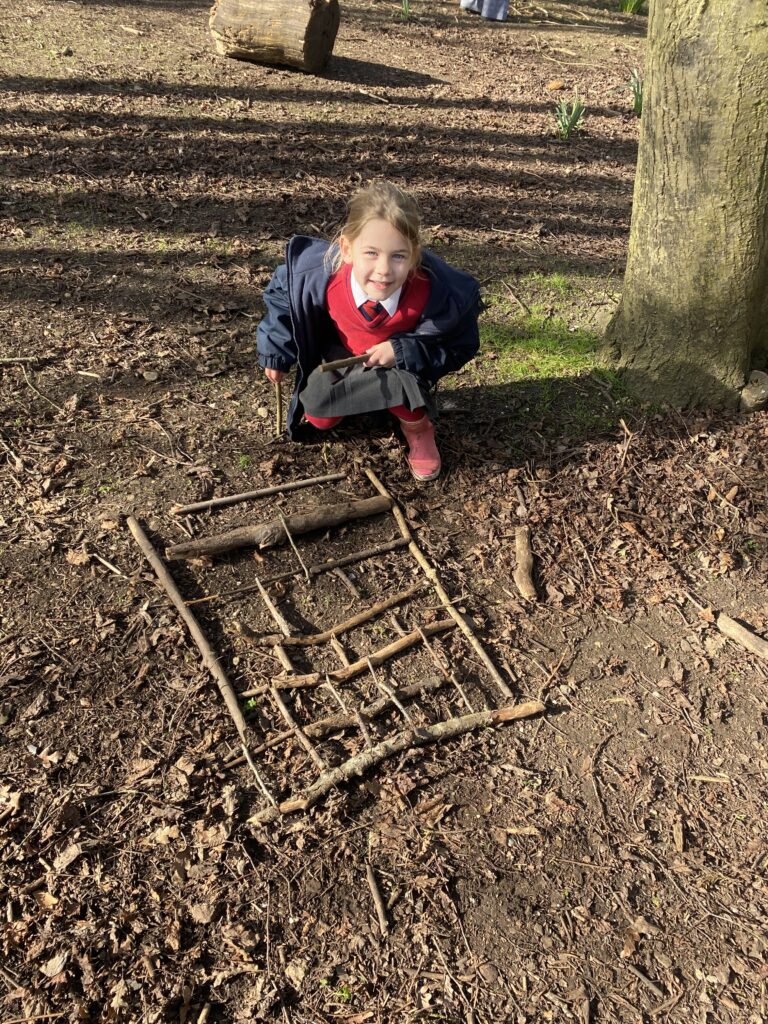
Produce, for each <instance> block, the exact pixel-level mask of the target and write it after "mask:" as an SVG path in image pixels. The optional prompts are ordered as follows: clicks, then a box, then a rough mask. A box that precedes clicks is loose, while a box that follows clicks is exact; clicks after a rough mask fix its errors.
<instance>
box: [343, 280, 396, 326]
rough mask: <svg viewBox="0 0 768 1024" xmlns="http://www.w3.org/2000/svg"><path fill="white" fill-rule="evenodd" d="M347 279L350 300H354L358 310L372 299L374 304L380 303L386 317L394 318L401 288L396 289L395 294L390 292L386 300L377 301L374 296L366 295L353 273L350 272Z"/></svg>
mask: <svg viewBox="0 0 768 1024" xmlns="http://www.w3.org/2000/svg"><path fill="white" fill-rule="evenodd" d="M349 279H350V281H351V283H352V298H353V299H354V300H355V305H356V306H357V307H358V309H359V308H360V306H362V304H363V303H364V302H365V300H366V299H372V300H373V301H374V302H380V303H381V304H382V306H383V307H384V309H386V311H387V316H394V315H395V313H396V312H397V304H398V302H399V301H400V292H401V291H402V290H403V289H402V288H398V289H397V291H396V292H392V294H391V295H390V296H389V298H388V299H377V298H376V296H375V295H366V294H365V291H364V290H363V289H362V288H361V287H360V285H359V284H358V283H357V278H356V277H355V275H354V272H353V271H350V274H349Z"/></svg>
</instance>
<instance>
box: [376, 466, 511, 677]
mask: <svg viewBox="0 0 768 1024" xmlns="http://www.w3.org/2000/svg"><path fill="white" fill-rule="evenodd" d="M365 475H366V476H367V477H368V479H369V480H370V481H371V483H372V484H373V486H374V487H375V488H376V490H377V491H378V492H379V494H380V495H381V496H382V497H385V498H389V500H390V501H391V502H392V514H393V515H394V517H395V520H396V522H397V525H398V526H399V527H400V532H401V533H402V535H403V537H405V538H406V539H407V540H408V548H409V550H410V552H411V554H412V555H413V557H414V558H415V559H416V561H417V562H418V563H419V565H420V566H421V568H422V569H423V570H424V572H425V573H426V576H427V579H428V580H429V581H430V583H431V584H432V586H433V587H434V588H435V592H436V593H437V596H438V597H439V598H440V601H441V602H442V604H443V607H444V608H445V610H446V611H447V612H448V614H449V615H450V616H451V618H452V619H453V620H454V622H455V623H456V625H457V626H458V627H459V629H460V630H461V631H462V633H463V634H464V636H465V637H466V638H467V640H469V642H470V644H471V645H472V647H473V648H474V650H475V652H476V654H477V655H478V657H479V658H480V660H481V661H482V663H483V664H484V665H485V667H486V668H487V669H488V672H489V673H490V676H491V678H492V679H493V681H494V682H495V683H496V685H497V686H498V688H499V689H500V690H501V692H502V693H503V694H504V696H505V697H512V696H514V695H513V693H512V691H511V690H510V688H509V687H508V686H507V684H506V683H505V682H504V680H503V678H502V677H501V674H500V673H499V670H498V669H497V668H496V666H495V665H494V664H493V662H492V661H491V659H490V658H489V657H488V654H487V652H486V650H485V648H484V647H483V645H482V644H481V643H480V641H479V640H478V639H477V637H476V636H475V634H474V632H473V630H472V627H471V626H470V624H469V621H468V619H467V617H466V616H464V615H462V614H461V613H460V612H458V611H457V610H456V609H455V608H454V606H453V604H452V602H451V599H450V597H449V596H448V594H447V593H446V591H445V589H444V588H443V585H442V583H441V582H440V580H439V579H438V576H437V573H436V572H435V570H434V569H433V568H432V566H431V565H430V564H429V562H428V561H427V560H426V558H425V557H424V555H423V554H422V553H421V549H420V548H419V545H418V544H417V543H416V541H415V540H414V539H413V534H412V533H411V531H410V528H409V526H408V523H407V522H406V521H405V516H404V515H403V513H402V512H401V510H400V508H399V506H398V505H397V503H396V501H395V499H394V498H393V497H392V495H391V494H390V493H389V491H388V490H387V489H386V487H385V486H384V484H383V483H382V482H381V480H379V478H378V477H377V476H376V474H375V473H374V472H373V470H372V469H366V471H365Z"/></svg>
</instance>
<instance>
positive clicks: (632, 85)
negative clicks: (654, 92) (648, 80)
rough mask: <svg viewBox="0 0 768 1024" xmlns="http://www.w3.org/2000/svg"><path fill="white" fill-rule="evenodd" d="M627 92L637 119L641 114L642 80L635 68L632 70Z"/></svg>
mask: <svg viewBox="0 0 768 1024" xmlns="http://www.w3.org/2000/svg"><path fill="white" fill-rule="evenodd" d="M629 90H630V92H631V93H632V109H633V110H634V112H635V113H636V114H637V116H638V117H642V114H643V80H642V78H641V77H640V72H639V71H638V70H637V68H632V74H631V76H630V79H629Z"/></svg>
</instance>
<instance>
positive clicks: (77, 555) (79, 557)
mask: <svg viewBox="0 0 768 1024" xmlns="http://www.w3.org/2000/svg"><path fill="white" fill-rule="evenodd" d="M64 558H65V560H66V561H67V562H69V564H70V565H88V563H89V562H90V560H91V556H90V555H89V554H87V553H86V552H85V551H76V550H75V549H74V548H71V549H70V550H69V551H67V553H66V554H65V555H64Z"/></svg>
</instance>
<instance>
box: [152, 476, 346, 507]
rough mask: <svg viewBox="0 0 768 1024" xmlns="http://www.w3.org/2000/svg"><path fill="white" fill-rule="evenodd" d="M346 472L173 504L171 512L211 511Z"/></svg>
mask: <svg viewBox="0 0 768 1024" xmlns="http://www.w3.org/2000/svg"><path fill="white" fill-rule="evenodd" d="M346 475H347V474H346V473H329V474H328V475H327V476H312V477H307V479H306V480H292V481H290V482H289V483H286V484H277V485H276V486H275V487H262V488H261V489H260V490H258V491H243V492H242V493H241V494H228V495H225V496H224V497H222V498H211V499H210V500H208V501H196V502H194V504H192V505H172V506H171V514H172V515H175V516H181V515H186V514H187V513H188V512H210V510H211V509H212V508H223V507H224V506H225V505H236V504H237V503H238V502H240V501H251V500H252V499H253V498H266V497H269V495H270V494H286V493H287V492H288V491H297V490H299V488H301V487H312V486H314V485H315V484H326V483H331V482H332V481H334V480H344V479H345V477H346Z"/></svg>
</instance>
